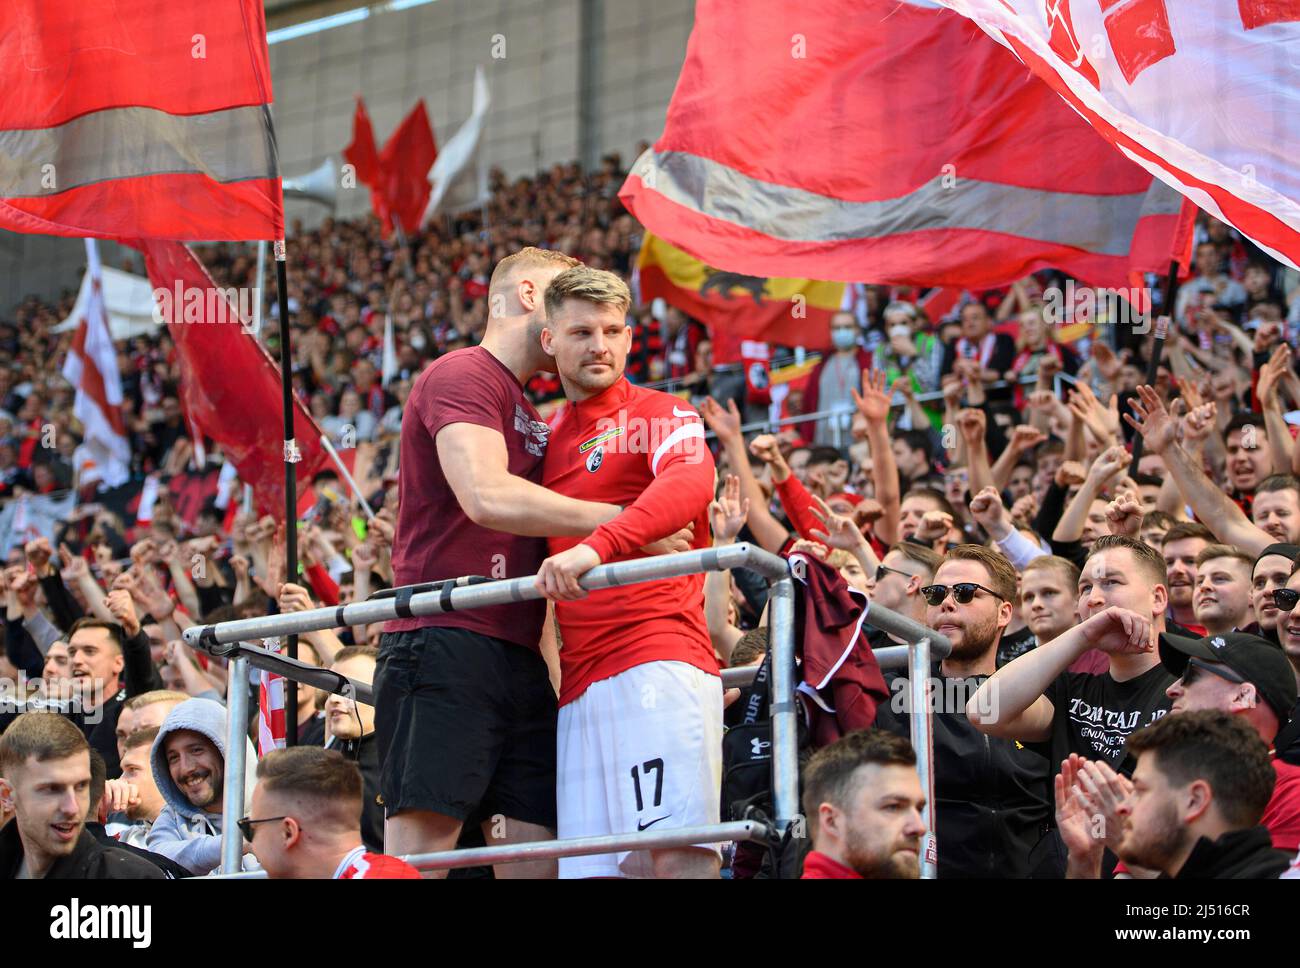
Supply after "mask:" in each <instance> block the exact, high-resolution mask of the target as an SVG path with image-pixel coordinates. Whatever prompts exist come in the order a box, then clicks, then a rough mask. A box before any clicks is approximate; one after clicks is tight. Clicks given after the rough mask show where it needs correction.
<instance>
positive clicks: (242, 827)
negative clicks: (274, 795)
mask: <svg viewBox="0 0 1300 968" xmlns="http://www.w3.org/2000/svg"><path fill="white" fill-rule="evenodd" d="M288 819H289V818H288V817H262V818H261V819H260V820H254V819H252V818H251V817H244V818H243V819H241V820H236V821H235V826H236V827H238V828H239V832H240V834H242V835H243V838H244V839H245V840H247V841H248V842H249V843H250V844H251V843H252V842H253V825H254V824H259V823H272V822H273V821H276V820H288Z"/></svg>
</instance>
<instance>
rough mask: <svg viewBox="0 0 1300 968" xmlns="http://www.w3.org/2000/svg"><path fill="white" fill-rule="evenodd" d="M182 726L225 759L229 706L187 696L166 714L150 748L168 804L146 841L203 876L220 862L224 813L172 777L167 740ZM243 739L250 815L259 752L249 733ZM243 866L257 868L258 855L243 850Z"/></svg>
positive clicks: (161, 790) (153, 848)
mask: <svg viewBox="0 0 1300 968" xmlns="http://www.w3.org/2000/svg"><path fill="white" fill-rule="evenodd" d="M183 729H188V730H192V731H193V732H196V733H200V734H202V735H203V736H206V737H207V738H208V739H210V740H211V741H212V742H213V744H214V745H215V746H216V747H217V750H218V752H220V753H221V757H222V759H223V760H224V759H225V758H226V707H225V706H223V705H221V703H219V702H213V701H212V700H211V699H189V700H186V701H185V702H183V703H181V704H180V705H179V706H177V707H176V708H175V709H173V710H172V711H171V712H170V713H168V714H167V718H166V719H165V720H164V721H163V724H162V726H161V728H159V730H158V736H157V738H156V739H155V740H154V742H153V750H152V752H151V753H150V761H151V762H152V764H153V778H154V782H155V783H156V784H157V785H158V792H159V793H161V794H162V797H163V800H164V801H165V802H166V804H167V805H166V806H165V807H163V810H162V812H161V813H160V814H158V819H157V820H155V821H154V823H153V827H152V828H150V830H149V836H148V838H147V839H146V840H145V846H146V847H148V849H149V850H152V851H155V852H157V853H159V854H162V855H163V856H165V857H170V858H171V859H172V860H174V861H176V863H178V864H180V865H181V866H183V867H185V868H188V869H189V870H191V871H193V872H194V873H195V874H199V875H203V874H209V873H211V872H212V871H213V870H216V869H217V868H218V867H220V866H221V821H222V817H221V814H220V813H208V812H207V811H206V810H204V809H202V808H200V807H196V806H194V805H193V804H191V803H190V801H189V799H188V798H187V797H186V796H185V794H184V793H182V792H181V791H180V789H179V788H178V787H177V786H176V783H175V782H174V781H173V780H172V775H171V770H170V769H168V766H167V755H166V753H165V752H164V751H163V744H164V743H165V742H166V739H167V737H168V735H170V734H171V733H174V732H176V731H177V730H183ZM244 743H245V744H247V749H246V751H245V752H246V758H245V761H244V763H245V770H244V813H245V814H246V813H247V812H248V806H249V803H250V802H251V800H252V796H253V785H254V784H255V783H256V782H257V753H256V752H255V751H254V749H253V744H252V741H250V740H249V739H248V738H247V737H245V739H244ZM227 779H228V777H227ZM236 819H238V818H236ZM243 867H244V869H245V870H251V869H255V868H256V867H257V862H256V859H255V858H254V857H253V856H252V855H251V854H245V855H244V861H243Z"/></svg>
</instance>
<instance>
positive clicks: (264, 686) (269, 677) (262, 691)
mask: <svg viewBox="0 0 1300 968" xmlns="http://www.w3.org/2000/svg"><path fill="white" fill-rule="evenodd" d="M262 644H263V645H264V646H266V648H267V649H269V650H270V651H272V652H279V651H280V640H279V639H264V640H263V642H262ZM285 735H286V730H285V725H284V676H280V675H276V674H275V673H274V672H267V671H266V670H265V669H263V670H261V671H260V672H259V673H258V684H257V755H258V756H265V755H266V754H267V753H269V752H271V751H272V750H282V749H284V746H285Z"/></svg>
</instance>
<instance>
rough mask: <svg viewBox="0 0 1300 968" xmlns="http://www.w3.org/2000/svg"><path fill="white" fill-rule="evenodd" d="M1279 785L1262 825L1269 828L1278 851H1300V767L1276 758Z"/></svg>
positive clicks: (1274, 762)
mask: <svg viewBox="0 0 1300 968" xmlns="http://www.w3.org/2000/svg"><path fill="white" fill-rule="evenodd" d="M1273 770H1274V771H1275V772H1276V773H1277V783H1276V784H1275V785H1274V786H1273V796H1272V797H1271V798H1270V799H1269V801H1268V806H1267V807H1265V808H1264V816H1263V817H1262V818H1261V819H1260V821H1259V822H1260V823H1261V824H1263V825H1264V826H1265V827H1267V828H1268V832H1269V835H1270V836H1272V838H1273V846H1274V847H1276V848H1277V849H1278V850H1285V851H1292V850H1300V766H1292V765H1291V764H1290V763H1283V762H1282V761H1281V760H1279V759H1277V758H1276V757H1274V759H1273Z"/></svg>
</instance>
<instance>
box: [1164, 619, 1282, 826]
mask: <svg viewBox="0 0 1300 968" xmlns="http://www.w3.org/2000/svg"><path fill="white" fill-rule="evenodd" d="M1160 661H1161V662H1162V663H1163V664H1164V666H1165V668H1166V669H1168V670H1169V672H1170V673H1171V674H1172V675H1175V676H1178V678H1177V679H1176V680H1174V683H1173V684H1172V685H1171V686H1170V687H1169V690H1168V693H1169V698H1170V699H1171V700H1173V706H1172V707H1171V708H1170V710H1169V712H1170V715H1175V714H1178V713H1187V712H1192V711H1194V710H1197V709H1217V710H1220V711H1222V712H1226V713H1230V714H1231V715H1233V716H1235V717H1238V718H1239V719H1241V720H1242V721H1243V722H1245V723H1247V724H1248V725H1249V726H1250V727H1251V728H1252V729H1254V730H1255V732H1257V733H1258V734H1259V736H1260V739H1262V740H1263V741H1264V742H1265V743H1268V744H1269V749H1270V753H1271V754H1272V755H1271V758H1272V760H1273V768H1274V770H1275V771H1276V772H1277V785H1276V786H1275V787H1274V788H1273V797H1272V799H1271V800H1270V801H1269V804H1268V808H1267V809H1266V810H1265V811H1264V817H1263V819H1262V820H1261V821H1260V823H1262V824H1263V825H1264V826H1265V827H1267V828H1268V829H1269V833H1271V834H1272V835H1273V846H1274V847H1277V848H1279V849H1281V850H1288V851H1294V850H1297V849H1300V766H1292V765H1291V764H1289V763H1284V762H1282V761H1281V760H1279V759H1278V758H1277V755H1276V750H1275V749H1274V748H1273V742H1274V740H1275V739H1277V735H1278V733H1279V731H1280V730H1281V728H1282V727H1283V726H1285V725H1286V724H1287V722H1288V720H1290V719H1291V716H1292V713H1293V711H1294V709H1295V705H1296V677H1295V670H1293V669H1292V668H1291V663H1290V662H1288V661H1287V658H1286V654H1285V653H1284V652H1283V651H1282V650H1281V649H1280V648H1278V647H1277V646H1276V645H1274V644H1273V643H1272V642H1269V641H1268V640H1267V639H1263V638H1260V637H1259V636H1258V635H1249V634H1247V633H1245V632H1232V633H1229V634H1226V635H1207V636H1206V637H1205V638H1201V639H1188V638H1183V637H1182V636H1178V635H1162V636H1160Z"/></svg>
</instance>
